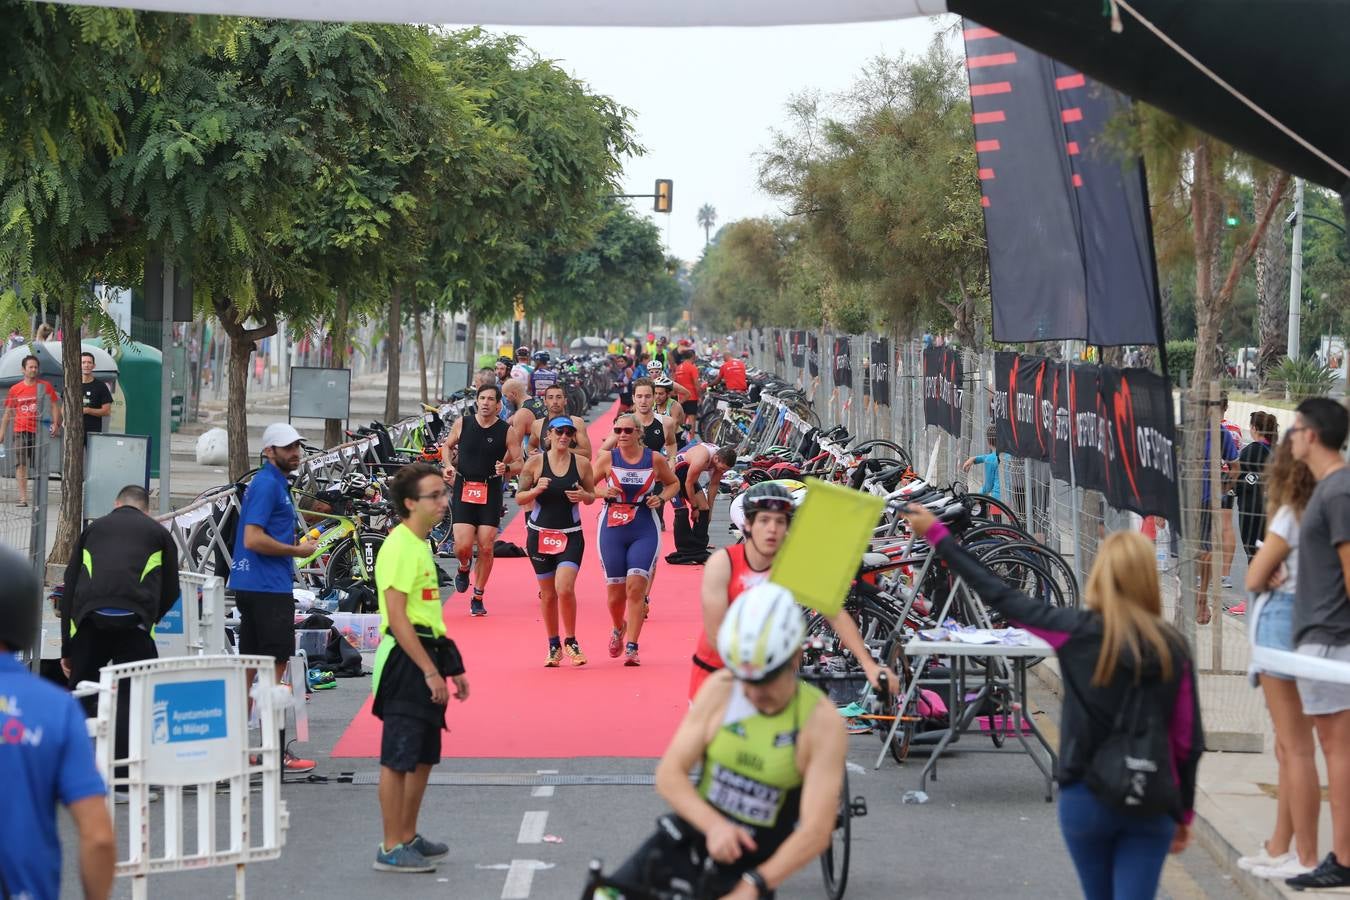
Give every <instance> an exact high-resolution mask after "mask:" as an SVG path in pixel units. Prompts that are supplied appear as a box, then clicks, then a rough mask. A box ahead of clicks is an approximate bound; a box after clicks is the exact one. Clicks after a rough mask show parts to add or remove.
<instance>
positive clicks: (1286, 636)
mask: <svg viewBox="0 0 1350 900" xmlns="http://www.w3.org/2000/svg"><path fill="white" fill-rule="evenodd" d="M1255 627H1256V645H1257V646H1258V647H1269V648H1271V649H1272V650H1285V651H1288V652H1290V653H1292V652H1294V595H1293V594H1290V593H1287V592H1284V591H1271V593H1270V596H1269V597H1268V598H1267V599H1266V602H1265V605H1264V606H1262V607H1261V616H1260V618H1258V619H1257V620H1256V626H1255Z"/></svg>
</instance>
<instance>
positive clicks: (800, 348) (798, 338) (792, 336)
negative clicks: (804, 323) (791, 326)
mask: <svg viewBox="0 0 1350 900" xmlns="http://www.w3.org/2000/svg"><path fill="white" fill-rule="evenodd" d="M788 343H789V346H790V349H791V353H792V364H793V365H794V366H796V367H797V368H798V369H800V368H801V367H802V366H804V365H806V332H805V331H796V330H793V331H789V332H788Z"/></svg>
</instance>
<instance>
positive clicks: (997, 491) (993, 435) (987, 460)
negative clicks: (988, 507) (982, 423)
mask: <svg viewBox="0 0 1350 900" xmlns="http://www.w3.org/2000/svg"><path fill="white" fill-rule="evenodd" d="M997 439H998V433H997V431H995V429H994V427H993V426H992V425H991V426H989V429H988V430H987V431H986V432H985V440H986V442H987V443H988V444H989V452H988V453H981V454H980V455H979V456H972V457H970V459H967V460H966V461H965V462H964V463H962V464H961V470H962V471H963V472H969V471H970V469H971V466H976V465H980V466H984V484H982V485H981V486H980V493H981V494H984V495H985V496H986V497H993V498H994V499H995V500H1002V499H1003V493H1002V488H1001V486H1000V484H999V461H1000V460H999V453H998V450H997V449H995V444H996V442H997ZM1006 455H1007V454H1004V456H1006Z"/></svg>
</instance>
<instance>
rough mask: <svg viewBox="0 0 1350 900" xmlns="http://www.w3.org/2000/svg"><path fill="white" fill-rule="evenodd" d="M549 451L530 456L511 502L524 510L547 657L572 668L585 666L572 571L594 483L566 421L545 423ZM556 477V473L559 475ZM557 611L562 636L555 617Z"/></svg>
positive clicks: (552, 664) (549, 663)
mask: <svg viewBox="0 0 1350 900" xmlns="http://www.w3.org/2000/svg"><path fill="white" fill-rule="evenodd" d="M548 431H549V437H550V439H551V440H550V442H549V443H550V447H549V449H548V452H547V453H541V454H539V455H538V456H533V457H531V458H530V459H529V461H528V462H526V463H525V469H524V470H523V471H522V472H521V473H520V491H519V493H517V494H516V502H517V503H518V504H520V508H521V509H523V510H528V512H527V515H526V517H525V527H526V529H527V531H528V534H527V536H526V538H525V549H526V552H527V553H529V556H530V564H531V565H533V566H534V574H535V577H536V578H538V579H539V609H540V612H541V613H542V615H543V618H544V630H545V631H547V632H548V658H547V659H546V660H545V661H544V665H545V666H546V667H548V668H550V669H553V668H557V667H558V665H559V664H560V663H561V662H562V657H563V655H564V654H565V655H566V656H567V658H568V659H570V660H571V661H572V665H574V666H584V665H586V657H585V655H584V654H583V653H582V652H581V647H580V646H579V645H578V644H577V587H576V585H577V572H578V571H579V570H580V569H581V557H582V555H583V554H584V553H585V552H586V537H585V535H584V534H582V531H581V511H580V510H579V509H578V507H577V504H579V503H591V502H594V500H595V481H594V479H593V477H592V475H591V463H590V460H589V459H588V458H587V456H586V455H583V454H581V453H580V452H579V451H578V452H574V446H575V442H576V440H577V437H578V435H579V434H580V432H578V430H577V426H576V423H574V422H573V421H572V419H571V418H569V417H568V416H559V417H557V418H555V419H553V420H552V421H551V422H549V423H548ZM560 472H561V474H559V473H560ZM560 610H561V612H562V637H561V638H560V637H559V634H558V613H559V611H560Z"/></svg>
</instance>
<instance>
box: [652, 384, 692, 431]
mask: <svg viewBox="0 0 1350 900" xmlns="http://www.w3.org/2000/svg"><path fill="white" fill-rule="evenodd" d="M652 389H653V391H654V392H655V394H656V396H655V398H654V399H653V401H652V410H653V411H654V412H655V413H656V414H657V415H658V416H665V417H666V418H667V419H670V424H671V426H672V427H673V428H674V429H675V443H676V446H677V447H678V446H680V434H681V433H682V431H683V429H684V407H683V406H681V405H680V402H679V400H677V399H676V398H675V397H674V396H673V395H674V394H675V393H676V392H680V391H684V387H683V386H682V385H678V384H676V383H675V382H673V381H671V380H670V376H668V375H664V374H663V375H660V376H658V377H657V378H655V379H653V380H652Z"/></svg>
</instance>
